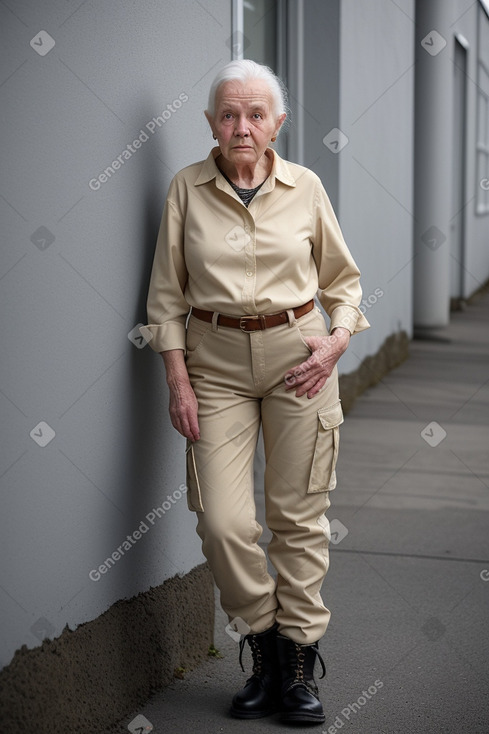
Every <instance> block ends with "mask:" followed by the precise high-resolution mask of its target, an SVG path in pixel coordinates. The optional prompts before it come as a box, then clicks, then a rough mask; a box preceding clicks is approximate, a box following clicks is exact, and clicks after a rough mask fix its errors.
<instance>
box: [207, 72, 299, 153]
mask: <svg viewBox="0 0 489 734" xmlns="http://www.w3.org/2000/svg"><path fill="white" fill-rule="evenodd" d="M272 110H273V99H272V95H271V93H270V90H269V89H268V85H267V83H266V81H265V80H263V79H253V80H251V81H249V82H240V81H229V82H224V83H223V84H221V86H220V87H219V88H218V90H217V94H216V103H215V113H214V117H213V118H212V117H210V116H209V115H208V114H207V112H206V117H207V119H208V120H209V124H210V126H211V128H212V132H213V133H214V135H215V136H216V138H217V142H218V143H219V147H220V148H221V153H222V155H223V156H224V158H226V160H228V161H229V162H230V163H233V164H234V165H237V166H242V165H247V164H251V165H254V164H255V163H256V162H257V161H258V160H259V159H260V158H261V156H262V155H263V153H264V152H265V150H266V149H267V147H268V144H269V143H270V140H271V139H272V137H273V136H274V135H277V133H278V131H279V129H280V126H281V125H282V122H283V121H284V119H285V114H284V115H281V116H280V117H279V118H278V119H277V118H276V117H274V116H273V113H272Z"/></svg>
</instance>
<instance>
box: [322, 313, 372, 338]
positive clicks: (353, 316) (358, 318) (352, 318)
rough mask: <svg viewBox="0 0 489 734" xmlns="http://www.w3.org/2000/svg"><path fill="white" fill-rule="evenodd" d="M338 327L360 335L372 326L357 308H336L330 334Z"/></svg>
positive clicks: (332, 316)
mask: <svg viewBox="0 0 489 734" xmlns="http://www.w3.org/2000/svg"><path fill="white" fill-rule="evenodd" d="M338 326H342V327H343V328H344V329H348V331H349V332H350V334H358V333H359V332H360V331H365V330H366V329H369V328H370V324H369V323H368V321H367V319H366V318H365V316H364V315H363V313H362V312H361V311H360V309H358V308H355V306H337V307H336V308H335V310H334V311H333V313H332V314H331V324H330V327H329V333H330V334H331V332H332V331H333V329H336V328H337V327H338Z"/></svg>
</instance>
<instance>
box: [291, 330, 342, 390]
mask: <svg viewBox="0 0 489 734" xmlns="http://www.w3.org/2000/svg"><path fill="white" fill-rule="evenodd" d="M304 341H305V342H306V344H307V346H308V347H309V348H310V349H311V350H312V354H311V356H310V357H308V359H306V361H305V362H301V364H298V365H297V366H296V367H293V368H292V369H290V370H288V371H287V372H286V374H285V385H286V389H287V390H295V394H296V397H298V398H300V397H301V396H302V395H306V394H307V397H308V398H313V397H314V395H317V393H318V392H319V391H320V390H321V389H322V388H323V387H324V385H325V384H326V380H327V379H328V377H329V376H330V375H331V373H332V372H333V369H334V367H335V365H336V363H337V361H338V360H339V358H340V357H341V355H342V354H343V352H345V351H346V349H347V347H348V344H349V342H350V332H349V331H348V329H344V328H343V327H341V326H339V327H337V328H336V329H334V331H333V333H332V334H331V336H305V337H304Z"/></svg>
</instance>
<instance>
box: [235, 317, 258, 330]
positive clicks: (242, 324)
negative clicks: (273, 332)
mask: <svg viewBox="0 0 489 734" xmlns="http://www.w3.org/2000/svg"><path fill="white" fill-rule="evenodd" d="M257 318H258V317H257V316H252V315H249V316H240V318H239V328H240V329H241V331H246V332H249V331H254V329H247V328H246V324H247V323H248V322H249V321H251V320H252V319H254V320H256V319H257Z"/></svg>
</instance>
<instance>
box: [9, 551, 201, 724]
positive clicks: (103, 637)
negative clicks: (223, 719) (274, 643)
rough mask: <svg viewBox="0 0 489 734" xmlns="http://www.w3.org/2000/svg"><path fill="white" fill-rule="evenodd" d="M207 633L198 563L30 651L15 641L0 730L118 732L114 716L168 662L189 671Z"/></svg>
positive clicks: (135, 701)
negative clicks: (186, 572)
mask: <svg viewBox="0 0 489 734" xmlns="http://www.w3.org/2000/svg"><path fill="white" fill-rule="evenodd" d="M213 633H214V591H213V585H212V578H211V575H210V571H209V569H208V567H207V565H206V564H203V565H202V566H198V567H197V568H194V569H193V570H192V571H191V572H190V573H188V574H186V575H185V576H184V577H183V578H178V577H176V578H174V579H169V580H168V581H166V582H165V583H164V584H162V585H160V586H159V587H158V588H155V589H150V590H149V591H146V592H144V593H141V594H138V596H136V597H135V598H134V599H131V600H130V601H119V602H117V603H116V604H114V605H113V606H111V607H110V609H108V610H107V611H106V612H104V614H102V615H100V617H98V618H97V619H96V620H94V621H92V622H87V623H86V624H83V625H81V626H80V627H79V628H78V629H77V630H76V631H74V632H72V631H70V630H69V629H65V630H64V631H63V633H62V634H61V635H60V637H58V638H57V639H56V640H46V641H45V642H43V644H42V645H41V647H39V648H37V649H36V650H28V649H27V648H26V647H25V646H23V647H22V648H21V650H19V651H17V652H16V654H15V656H14V658H13V660H12V662H11V663H10V664H9V665H8V666H7V667H6V668H4V670H2V671H1V672H0V721H1V723H2V731H16V732H29V733H30V732H32V734H34V732H35V734H110V732H114V731H120V727H118V726H117V725H116V723H115V722H117V721H119V720H121V719H122V718H123V717H124V716H126V715H128V714H130V713H132V712H133V711H137V707H138V706H140V705H141V704H143V703H144V702H145V701H146V700H147V699H148V697H149V696H150V694H151V693H152V692H153V691H155V690H157V689H158V688H161V687H162V686H163V685H166V684H168V683H169V682H170V681H171V680H172V679H173V677H174V673H175V670H176V669H182V668H183V669H185V670H190V669H191V668H193V667H195V665H197V664H198V663H199V662H200V661H201V660H202V659H203V658H204V657H205V656H206V655H207V653H208V651H209V645H210V644H211V643H212V641H213ZM178 672H179V671H178V670H177V673H178Z"/></svg>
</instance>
